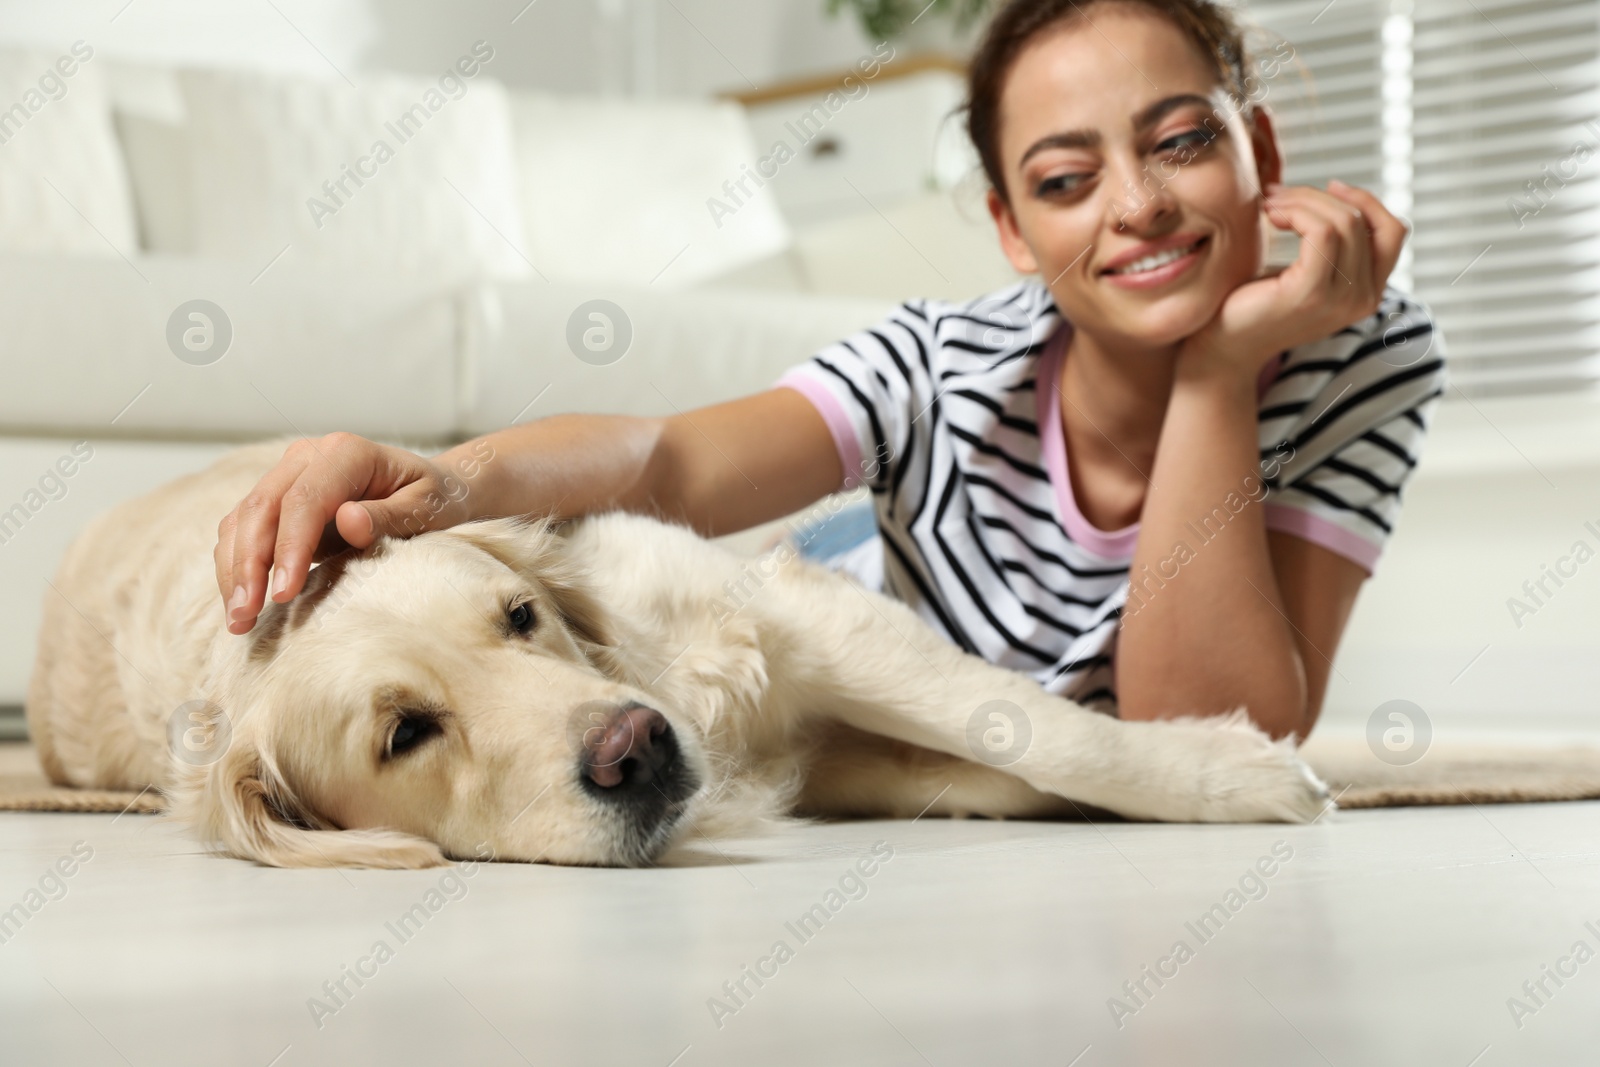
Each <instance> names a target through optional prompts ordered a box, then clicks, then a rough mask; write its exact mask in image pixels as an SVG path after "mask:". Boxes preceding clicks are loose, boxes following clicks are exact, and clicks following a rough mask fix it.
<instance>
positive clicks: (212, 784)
mask: <svg viewBox="0 0 1600 1067" xmlns="http://www.w3.org/2000/svg"><path fill="white" fill-rule="evenodd" d="M280 451H281V447H280V446H276V445H266V446H255V447H251V448H246V449H241V450H239V451H236V452H234V453H231V454H229V455H228V456H226V457H224V458H223V459H222V460H220V461H219V462H217V463H216V464H215V465H214V466H212V467H211V468H209V469H207V470H205V471H203V472H201V473H199V474H195V475H192V476H190V477H188V478H185V479H182V480H181V481H178V482H176V483H174V484H172V485H169V486H167V487H165V488H163V489H161V490H159V491H157V492H155V493H152V494H150V495H148V496H146V497H143V498H141V499H138V500H134V501H132V502H130V503H127V504H124V505H122V506H121V507H119V508H117V509H116V510H114V511H112V512H111V513H109V514H107V515H105V516H102V517H101V518H100V519H98V520H97V521H95V522H94V523H93V524H92V525H91V526H90V527H89V528H88V530H87V531H86V532H85V533H84V534H83V535H82V536H81V537H80V538H79V539H78V541H77V542H76V543H75V544H74V545H73V546H72V548H71V549H70V550H69V552H68V553H67V556H66V558H65V560H64V562H63V564H62V566H61V570H60V574H59V575H58V577H57V578H56V580H55V581H54V583H52V588H51V590H50V591H49V592H48V594H47V602H46V604H45V614H44V626H43V631H42V633H41V636H40V646H39V656H38V662H37V664H36V667H35V672H34V677H33V681H32V686H31V689H30V692H29V696H28V717H29V725H30V728H31V730H32V733H33V737H34V739H35V741H36V743H37V746H38V751H39V755H40V758H41V761H42V762H43V764H44V767H45V769H46V771H47V772H48V773H49V775H50V777H51V778H52V779H53V780H54V781H56V782H57V783H60V784H64V785H74V786H84V787H96V788H112V789H141V788H144V787H146V786H153V787H155V788H157V789H160V790H162V791H164V792H166V793H167V794H168V795H169V797H170V798H171V799H172V802H173V807H174V811H175V813H176V814H177V815H178V816H179V817H180V818H182V819H183V820H185V821H186V822H187V823H188V824H189V825H190V826H192V827H193V828H194V829H195V830H196V831H197V832H198V834H199V835H200V836H201V837H202V838H203V839H205V840H206V841H208V842H211V843H213V844H215V845H218V846H220V847H221V848H222V849H223V850H224V851H226V852H228V853H230V854H232V855H235V856H240V857H245V858H249V859H254V860H257V861H259V862H262V863H267V864H274V865H279V866H327V865H352V866H371V867H423V866H428V865H431V864H437V863H442V862H444V860H445V857H469V856H481V855H486V854H491V855H493V856H495V857H497V858H500V859H506V860H525V861H537V860H543V861H547V862H552V863H571V864H604V865H621V864H639V863H644V862H648V861H650V860H652V859H654V858H655V857H657V856H658V855H660V853H661V852H662V851H663V850H665V849H666V848H667V847H668V846H669V845H670V844H671V843H672V842H674V841H678V840H685V839H692V838H694V837H696V836H697V835H699V834H714V833H717V832H719V831H726V830H727V829H729V828H730V827H733V826H735V825H738V824H740V823H745V824H748V823H749V821H750V820H751V819H761V818H764V817H781V816H783V815H786V814H791V813H792V814H801V815H817V816H880V817H911V816H915V815H917V814H918V813H919V812H922V811H924V810H926V812H927V814H930V815H962V814H974V815H984V816H992V817H1007V816H1011V817H1047V816H1057V815H1068V814H1071V813H1073V812H1074V811H1076V810H1078V806H1079V805H1080V804H1082V805H1088V806H1092V807H1094V808H1100V809H1106V810H1109V811H1112V812H1116V813H1119V814H1122V815H1124V816H1128V817H1131V818H1136V819H1161V820H1172V821H1258V820H1284V821H1303V820H1307V819H1310V818H1313V817H1315V816H1316V815H1317V814H1318V813H1319V812H1321V811H1322V810H1324V809H1325V808H1326V806H1327V804H1328V801H1327V794H1326V790H1325V789H1324V788H1323V786H1322V784H1321V783H1320V782H1319V781H1317V779H1316V778H1315V776H1313V775H1312V774H1311V773H1310V772H1309V771H1308V770H1307V769H1306V768H1305V766H1304V765H1303V764H1301V763H1300V762H1299V761H1298V760H1297V759H1296V758H1295V755H1294V750H1293V747H1292V746H1291V745H1290V744H1288V743H1285V742H1280V743H1273V742H1271V741H1270V740H1268V739H1267V737H1266V736H1265V735H1263V734H1262V733H1261V732H1260V731H1259V730H1257V729H1256V728H1255V727H1253V726H1252V725H1250V723H1249V721H1248V720H1247V719H1246V718H1245V717H1244V715H1243V714H1242V712H1235V713H1234V714H1232V715H1229V716H1224V717H1218V718H1211V719H1204V720H1199V719H1195V720H1182V721H1167V722H1155V723H1137V722H1122V721H1119V720H1117V719H1115V718H1112V717H1110V716H1107V715H1103V714H1099V713H1096V712H1092V711H1089V710H1087V709H1085V708H1082V707H1080V706H1078V705H1076V704H1073V703H1071V702H1069V701H1067V700H1063V699H1061V698H1059V697H1055V696H1051V695H1049V694H1047V693H1045V692H1043V691H1042V690H1041V689H1040V688H1039V687H1038V686H1037V684H1035V683H1034V682H1033V681H1032V680H1031V679H1029V678H1027V677H1025V676H1023V675H1020V674H1017V673H1014V672H1012V671H1008V670H1004V669H1001V668H997V667H994V666H991V665H989V664H986V663H985V662H983V661H982V660H981V659H979V658H977V657H974V656H970V655H966V654H964V653H963V652H961V651H960V650H958V649H957V648H955V647H953V646H952V645H950V644H949V643H948V642H947V641H945V640H944V639H943V638H941V637H940V636H939V635H937V634H936V633H934V632H933V631H932V630H930V629H929V628H928V627H927V626H925V625H924V624H923V623H922V622H921V621H920V620H918V618H917V617H916V615H915V614H914V613H913V612H912V611H911V610H910V609H909V608H907V607H906V606H905V605H903V604H900V603H898V602H895V601H893V600H890V599H887V598H884V597H881V596H877V595H875V594H871V593H867V592H864V591H863V590H861V589H860V588H859V587H858V586H856V585H855V584H854V583H852V582H851V581H849V580H848V579H846V578H844V577H841V576H839V575H836V574H833V573H830V572H828V571H826V570H825V569H823V568H821V567H818V566H816V565H814V564H810V563H806V562H803V561H801V560H799V559H797V558H791V559H786V560H784V562H783V563H782V565H781V566H777V567H776V572H775V573H773V574H772V576H771V577H766V578H759V577H758V578H754V579H753V578H752V574H753V573H755V572H752V571H747V570H746V568H747V567H748V566H749V561H748V560H745V559H742V558H740V557H738V556H735V555H733V554H731V553H729V552H727V551H725V550H724V549H722V548H720V547H718V546H716V545H713V544H710V543H708V542H706V541H704V540H702V539H700V538H699V537H697V536H695V535H694V534H693V533H691V532H690V531H688V530H686V529H682V528H679V527H674V526H669V525H664V524H662V523H658V522H655V521H653V520H650V519H646V518H641V517H638V516H632V515H625V514H610V515H604V516H600V517H596V518H590V519H586V520H583V521H579V522H574V523H569V524H565V525H556V524H552V523H548V522H529V521H523V520H508V519H501V520H492V521H485V522H477V523H470V524H467V525H464V526H459V527H456V528H454V529H450V530H444V531H439V532H433V533H428V534H424V535H422V536H419V537H415V538H411V539H409V540H383V541H380V542H379V543H378V544H376V545H374V546H373V547H372V548H371V549H369V550H367V551H365V552H361V553H354V552H349V553H346V554H344V555H341V556H337V557H335V558H333V559H332V560H330V561H327V562H324V563H322V564H320V565H319V566H318V567H316V568H315V569H314V570H313V571H312V577H311V579H310V580H309V581H308V582H307V585H306V588H305V590H304V591H303V592H301V593H300V594H299V596H297V597H296V598H295V599H293V600H292V601H290V602H289V603H287V604H283V605H277V604H269V605H268V607H267V608H266V610H265V611H264V612H263V613H262V616H261V618H260V620H259V621H258V623H257V624H256V627H255V629H254V630H253V631H252V632H251V633H250V634H248V635H246V636H243V637H239V636H233V635H230V634H228V633H227V631H226V629H225V627H224V619H223V612H222V608H221V604H220V602H219V598H218V595H217V589H216V585H215V578H214V576H213V568H212V565H211V549H212V544H213V542H214V539H215V530H216V519H217V517H218V516H220V515H222V514H224V513H225V512H227V511H228V509H229V508H231V507H232V506H233V505H234V504H235V503H237V502H238V501H239V500H240V499H241V498H242V497H243V496H244V495H245V494H246V493H247V492H248V491H249V490H250V489H251V488H252V487H253V486H254V484H255V483H256V481H257V480H258V479H259V478H260V476H261V475H262V474H263V473H264V472H265V471H266V470H267V469H269V468H270V467H271V466H272V464H273V463H274V462H275V461H276V460H277V458H278V456H279V453H280ZM766 569H768V570H771V569H772V568H771V567H770V566H769V567H767V568H766ZM753 580H754V581H759V583H760V586H759V588H752V581H753ZM730 582H732V583H734V584H733V586H731V587H730V586H729V584H728V583H730ZM728 588H742V589H743V590H744V593H745V595H744V596H743V597H742V598H741V599H742V601H743V602H742V606H738V607H737V610H735V608H734V604H733V603H732V602H730V600H729V598H728V593H727V589H728ZM514 603H527V604H528V605H529V606H531V607H532V609H533V612H534V618H535V623H534V626H533V628H532V630H531V631H530V632H528V633H526V634H523V633H518V632H516V631H515V630H514V629H513V628H511V627H509V626H508V625H507V623H506V617H507V611H508V607H509V606H511V605H513V604H514ZM994 700H1005V701H1010V702H1011V703H1012V704H1014V705H1016V706H1017V707H1019V708H1021V709H1023V711H1024V713H1025V715H1026V717H1027V720H1028V722H1029V724H1030V725H1031V729H1032V740H1031V743H1030V744H1029V745H1028V747H1027V749H1026V752H1025V753H1024V754H1023V755H1022V757H1021V758H1020V759H1019V760H1017V761H1016V762H1015V763H1013V764H1011V765H1010V766H1008V767H1006V768H1005V769H1004V770H1001V769H996V768H993V767H990V766H987V765H985V764H983V763H979V762H976V761H974V760H973V759H971V758H970V753H969V749H968V740H967V737H968V722H969V719H970V718H971V717H972V715H973V713H974V711H975V710H976V709H978V708H979V706H980V705H983V704H985V703H986V702H989V701H994ZM597 702H598V703H597ZM634 702H636V703H638V704H642V705H646V706H648V707H650V708H654V709H656V710H658V711H659V712H661V713H662V714H663V715H664V716H665V717H666V719H667V720H668V722H669V723H670V725H671V729H672V733H673V735H674V737H675V738H676V741H677V748H678V757H679V761H680V763H681V766H680V767H679V768H678V771H679V773H678V778H677V783H676V784H677V787H678V788H677V791H676V793H675V794H674V795H672V796H670V797H668V796H663V798H662V800H661V801H660V802H659V803H658V804H657V805H656V806H655V809H653V810H652V812H648V813H641V811H638V810H635V809H633V808H629V807H628V806H626V805H618V804H615V803H612V802H610V801H608V799H607V798H606V797H604V796H601V795H599V793H598V792H597V791H596V790H595V789H593V788H586V786H592V783H586V782H584V781H583V780H582V775H581V773H580V761H579V756H580V747H581V746H580V745H576V744H575V743H574V737H575V736H577V735H579V734H581V733H582V730H583V727H582V720H583V718H584V715H585V714H586V713H585V711H584V709H585V708H591V709H592V708H594V707H610V708H616V707H624V706H628V705H630V704H632V703H634ZM180 708H185V709H186V710H184V711H182V712H178V709H180ZM419 708H420V709H423V710H425V711H426V713H427V715H428V716H430V717H431V718H430V720H429V721H431V722H433V723H434V724H436V727H437V735H436V736H431V737H430V738H429V739H428V740H426V741H425V742H424V743H422V744H420V745H418V747H416V748H415V749H413V750H411V751H409V752H407V753H406V754H404V755H402V756H395V757H393V758H388V757H387V756H386V750H385V746H386V743H387V738H388V735H389V731H390V729H391V728H392V727H393V724H394V722H395V718H396V716H398V715H401V714H411V713H412V712H413V711H414V710H415V709H419ZM195 709H203V711H201V712H200V713H199V716H198V719H197V721H199V722H200V724H201V728H208V727H217V728H221V727H226V728H227V730H228V731H229V732H230V733H231V737H230V738H229V740H228V742H227V745H226V748H225V750H224V751H221V753H220V755H219V756H217V757H216V758H214V759H212V760H211V761H210V762H206V763H204V765H201V766H193V765H191V762H195V761H188V762H186V761H184V760H179V759H176V758H174V755H173V750H172V749H171V748H170V746H169V725H170V723H171V722H172V720H173V719H174V715H175V713H178V714H179V715H180V717H184V716H189V715H190V714H191V713H192V712H194V711H195ZM575 724H576V725H575ZM180 725H182V726H184V727H187V728H192V727H189V724H188V723H187V722H186V721H185V722H183V723H181V724H180Z"/></svg>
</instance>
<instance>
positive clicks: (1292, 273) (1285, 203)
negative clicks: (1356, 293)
mask: <svg viewBox="0 0 1600 1067" xmlns="http://www.w3.org/2000/svg"><path fill="white" fill-rule="evenodd" d="M1287 192H1288V191H1287V190H1282V191H1280V192H1279V193H1274V194H1272V195H1269V196H1268V197H1267V200H1266V202H1265V204H1263V207H1264V209H1265V210H1266V213H1267V220H1268V221H1269V222H1271V223H1272V224H1273V225H1274V226H1276V227H1278V228H1279V229H1282V230H1293V231H1294V232H1295V233H1297V234H1299V235H1300V254H1299V255H1298V256H1297V257H1296V258H1295V261H1294V262H1293V263H1291V264H1290V265H1289V266H1288V268H1286V269H1285V270H1284V272H1283V273H1282V274H1280V275H1279V276H1278V280H1279V283H1280V284H1281V285H1282V286H1283V287H1284V288H1285V289H1286V290H1287V291H1288V292H1289V293H1291V294H1292V295H1293V297H1294V299H1295V302H1296V303H1303V302H1306V301H1309V300H1311V299H1312V298H1313V297H1314V296H1315V295H1316V294H1317V293H1320V292H1324V291H1326V290H1327V288H1328V287H1329V285H1330V284H1331V282H1332V281H1333V280H1334V278H1335V275H1334V260H1335V258H1336V257H1337V256H1338V255H1339V236H1338V231H1337V230H1335V229H1334V227H1333V226H1332V225H1331V224H1330V223H1329V221H1328V219H1327V217H1326V216H1324V215H1323V214H1321V213H1319V212H1315V211H1312V210H1311V209H1310V208H1308V207H1306V205H1305V204H1304V203H1303V202H1301V201H1299V200H1297V199H1295V198H1294V197H1293V196H1290V195H1286V194H1287Z"/></svg>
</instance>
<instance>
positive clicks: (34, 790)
mask: <svg viewBox="0 0 1600 1067" xmlns="http://www.w3.org/2000/svg"><path fill="white" fill-rule="evenodd" d="M1301 755H1303V756H1304V757H1305V759H1306V761H1307V762H1308V763H1310V764H1311V766H1312V767H1313V768H1315V769H1316V772H1317V773H1318V774H1319V775H1321V776H1322V779H1323V780H1324V781H1326V782H1327V783H1328V785H1329V786H1330V787H1331V788H1332V790H1333V794H1334V796H1336V797H1338V799H1339V806H1340V807H1341V808H1395V807H1407V806H1410V805H1418V804H1523V803H1532V802H1544V801H1554V800H1591V799H1597V798H1600V749H1594V748H1559V749H1558V748H1538V747H1532V746H1529V747H1523V748H1513V747H1509V746H1503V745H1502V746H1495V747H1473V746H1466V745H1435V746H1434V747H1433V749H1432V750H1431V751H1429V752H1428V753H1427V754H1426V755H1425V756H1424V757H1423V758H1422V759H1421V760H1419V761H1417V762H1416V763H1413V764H1412V765H1411V766H1409V767H1392V766H1390V765H1388V764H1386V763H1384V762H1382V761H1381V760H1379V759H1378V758H1377V757H1376V756H1374V755H1373V754H1372V752H1371V751H1370V750H1369V749H1368V748H1367V746H1366V744H1365V742H1363V741H1361V740H1359V739H1350V740H1347V739H1344V738H1331V739H1324V738H1314V739H1312V740H1311V741H1309V742H1308V743H1307V744H1306V746H1305V747H1304V748H1303V749H1301ZM165 807H166V801H165V799H164V798H163V797H162V796H161V794H159V793H157V792H156V791H155V790H147V791H146V792H144V793H132V792H128V793H120V792H112V791H109V790H103V789H64V788H62V787H60V786H54V785H51V784H50V783H49V781H48V780H47V779H46V778H45V776H44V773H43V772H42V771H41V770H40V769H39V763H38V760H36V759H35V758H34V755H33V746H32V745H27V744H0V811H91V812H93V811H103V812H113V813H122V812H132V813H136V814H152V813H155V812H160V811H162V810H164V809H165Z"/></svg>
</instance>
